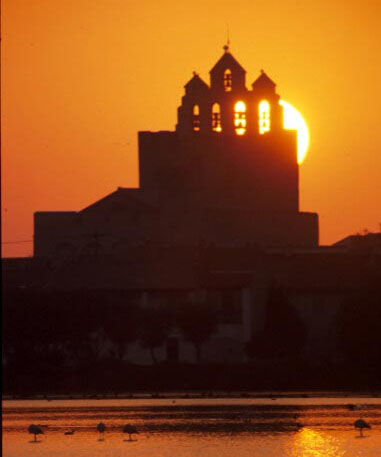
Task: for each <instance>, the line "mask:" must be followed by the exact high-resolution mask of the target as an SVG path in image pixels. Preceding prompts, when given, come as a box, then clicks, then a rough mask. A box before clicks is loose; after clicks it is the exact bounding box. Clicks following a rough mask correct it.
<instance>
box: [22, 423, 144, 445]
mask: <svg viewBox="0 0 381 457" xmlns="http://www.w3.org/2000/svg"><path fill="white" fill-rule="evenodd" d="M97 431H98V432H99V433H100V434H101V437H102V438H101V440H103V439H104V432H105V431H106V425H105V424H104V423H103V422H99V424H98V425H97ZM122 431H123V433H126V434H127V435H128V436H129V438H128V441H133V440H132V435H136V434H139V432H138V431H137V430H136V427H134V426H133V425H130V424H126V425H124V426H123V429H122ZM28 432H29V433H30V434H31V435H34V441H33V442H34V443H37V435H43V434H44V431H43V429H42V427H41V426H39V425H35V424H31V425H29V427H28ZM74 433H75V430H69V431H67V432H65V433H64V435H74Z"/></svg>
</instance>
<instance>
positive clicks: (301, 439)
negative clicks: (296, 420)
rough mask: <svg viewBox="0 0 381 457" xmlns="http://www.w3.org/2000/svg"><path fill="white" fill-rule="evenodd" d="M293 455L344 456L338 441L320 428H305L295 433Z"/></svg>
mask: <svg viewBox="0 0 381 457" xmlns="http://www.w3.org/2000/svg"><path fill="white" fill-rule="evenodd" d="M291 452H292V453H291V456H293V457H300V456H303V457H342V456H343V455H344V452H345V451H343V450H340V447H339V443H338V441H337V440H336V439H335V438H334V437H332V436H331V435H328V434H327V433H324V432H322V431H319V430H312V429H310V428H303V429H301V430H300V432H299V433H296V434H295V440H294V443H293V447H292V450H291Z"/></svg>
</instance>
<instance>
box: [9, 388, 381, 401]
mask: <svg viewBox="0 0 381 457" xmlns="http://www.w3.org/2000/svg"><path fill="white" fill-rule="evenodd" d="M348 397H349V398H350V397H357V398H381V390H376V391H364V390H361V391H353V390H351V391H260V392H252V391H239V392H226V391H201V392H200V391H191V392H178V391H177V392H165V391H164V392H152V391H150V392H122V393H112V392H108V393H98V394H94V393H91V394H90V393H84V394H78V393H75V394H74V393H73V394H37V395H2V401H12V400H46V401H53V400H148V399H152V400H155V399H164V400H165V399H168V400H172V399H173V400H174V399H188V400H192V399H207V398H208V399H210V398H215V399H217V398H218V399H223V398H226V399H244V398H250V399H268V398H270V399H274V400H276V399H282V398H348Z"/></svg>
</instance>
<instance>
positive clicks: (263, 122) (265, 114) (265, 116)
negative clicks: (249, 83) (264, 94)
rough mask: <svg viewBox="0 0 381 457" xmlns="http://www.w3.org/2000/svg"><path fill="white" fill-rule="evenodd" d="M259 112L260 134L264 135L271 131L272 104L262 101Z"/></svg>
mask: <svg viewBox="0 0 381 457" xmlns="http://www.w3.org/2000/svg"><path fill="white" fill-rule="evenodd" d="M258 110H259V133H260V134H261V135H263V134H264V133H265V132H268V131H269V130H270V104H269V102H268V101H266V100H262V101H261V103H260V104H259V106H258Z"/></svg>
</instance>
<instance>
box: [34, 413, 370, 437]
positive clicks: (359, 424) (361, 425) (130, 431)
mask: <svg viewBox="0 0 381 457" xmlns="http://www.w3.org/2000/svg"><path fill="white" fill-rule="evenodd" d="M361 408H362V406H361V405H352V404H350V405H348V409H350V410H351V411H354V410H357V409H361ZM297 417H298V415H295V417H294V418H295V419H296V418H297ZM353 425H354V428H355V429H356V430H359V432H360V435H359V436H360V437H362V436H364V435H363V430H364V429H365V428H367V429H370V428H372V427H371V426H370V424H368V422H366V421H365V420H364V419H357V420H355V422H354V424H353ZM297 426H298V427H302V426H303V425H302V424H300V423H297ZM97 431H98V432H99V433H100V435H101V439H100V440H103V439H104V432H105V431H106V425H105V424H104V423H103V422H99V424H98V425H97ZM122 431H123V433H125V434H127V435H128V436H129V439H128V440H127V441H133V440H132V435H135V434H139V432H138V431H137V429H136V427H134V426H133V425H130V424H126V425H124V426H123V428H122ZM28 432H29V433H30V434H31V435H34V441H33V442H37V435H43V434H44V432H43V430H42V428H41V426H39V425H35V424H31V425H29V427H28ZM74 433H75V430H73V429H72V430H69V431H66V432H64V435H74Z"/></svg>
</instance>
